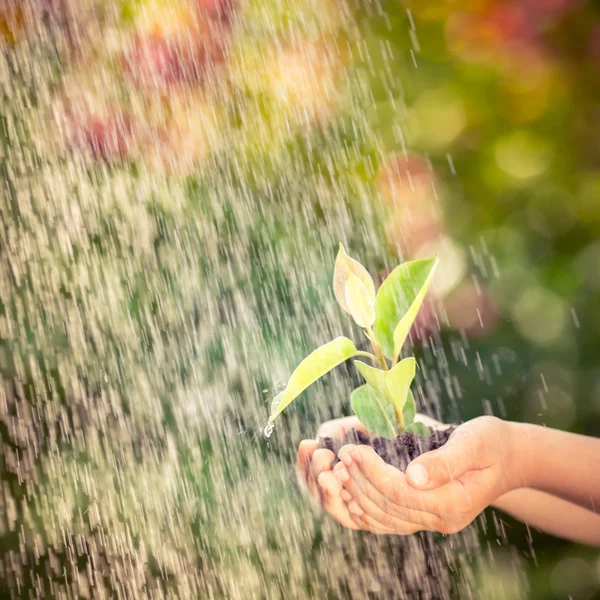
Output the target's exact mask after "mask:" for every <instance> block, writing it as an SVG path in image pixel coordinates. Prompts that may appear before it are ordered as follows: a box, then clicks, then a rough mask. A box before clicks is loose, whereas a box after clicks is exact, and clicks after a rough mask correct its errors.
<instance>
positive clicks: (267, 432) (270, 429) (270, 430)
mask: <svg viewBox="0 0 600 600" xmlns="http://www.w3.org/2000/svg"><path fill="white" fill-rule="evenodd" d="M274 429H275V425H273V423H268V424H267V426H266V427H265V429H264V431H263V433H264V434H265V437H266V438H270V437H271V434H272V433H273V430H274Z"/></svg>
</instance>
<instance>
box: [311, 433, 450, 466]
mask: <svg viewBox="0 0 600 600" xmlns="http://www.w3.org/2000/svg"><path fill="white" fill-rule="evenodd" d="M455 429H456V427H448V428H447V429H442V430H440V431H432V433H431V435H430V436H429V437H427V438H424V437H420V436H418V435H414V434H412V433H403V434H401V435H399V436H398V437H397V438H396V439H395V440H386V439H385V438H380V437H377V436H370V435H368V434H366V433H363V432H362V431H357V430H356V429H350V430H349V431H348V432H347V433H346V438H345V439H344V440H338V439H334V438H330V437H321V438H319V447H320V448H326V449H328V450H331V451H332V452H333V453H334V454H335V457H336V459H335V461H334V464H335V463H337V462H338V458H337V455H338V452H339V450H340V448H342V446H345V445H346V444H363V445H365V446H371V447H372V448H373V449H374V450H375V452H376V453H377V454H378V455H379V456H381V458H383V460H384V461H385V462H386V463H388V464H390V465H393V466H394V467H397V468H398V469H400V470H401V471H405V470H406V467H407V466H408V464H409V463H410V462H411V461H412V460H414V459H415V458H417V456H420V455H421V454H424V453H425V452H429V451H430V450H437V449H438V448H441V447H442V446H443V445H444V444H445V443H446V442H447V441H448V438H449V437H450V435H451V434H452V432H453V431H454V430H455Z"/></svg>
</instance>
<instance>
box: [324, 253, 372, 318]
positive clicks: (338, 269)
mask: <svg viewBox="0 0 600 600" xmlns="http://www.w3.org/2000/svg"><path fill="white" fill-rule="evenodd" d="M350 275H355V276H356V277H358V278H359V279H360V281H361V282H362V283H363V285H364V286H365V287H366V288H367V292H368V294H369V296H370V297H372V299H373V300H372V302H373V303H374V302H375V284H374V283H373V279H372V278H371V276H370V275H369V272H368V271H367V270H366V269H365V268H364V267H363V266H362V265H361V264H360V263H359V262H358V261H356V260H354V259H353V258H351V257H350V256H348V255H347V254H346V251H345V250H344V246H342V244H340V249H339V251H338V254H337V257H336V259H335V269H334V272H333V293H334V294H335V298H336V300H337V301H338V303H339V305H340V306H341V307H342V309H343V310H345V311H346V312H347V313H349V314H350V309H349V308H348V304H347V302H346V284H347V283H348V279H349V277H350Z"/></svg>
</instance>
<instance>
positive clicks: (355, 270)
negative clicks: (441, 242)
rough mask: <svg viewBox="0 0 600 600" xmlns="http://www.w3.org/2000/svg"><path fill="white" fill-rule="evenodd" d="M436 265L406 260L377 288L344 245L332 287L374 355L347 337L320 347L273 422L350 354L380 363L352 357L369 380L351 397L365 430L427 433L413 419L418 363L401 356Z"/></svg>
mask: <svg viewBox="0 0 600 600" xmlns="http://www.w3.org/2000/svg"><path fill="white" fill-rule="evenodd" d="M437 264H438V259H437V258H432V259H424V260H414V261H410V262H405V263H402V264H400V265H399V266H397V267H396V268H395V269H394V270H393V271H392V272H391V273H390V274H389V276H388V277H387V278H386V279H385V281H384V282H383V283H382V284H381V287H380V288H379V290H377V292H375V284H374V283H373V279H372V278H371V276H370V275H369V273H368V271H367V270H366V269H365V268H364V267H363V266H362V265H361V264H360V263H359V262H358V261H356V260H354V259H353V258H351V257H350V256H348V255H347V254H346V251H345V250H344V247H343V246H342V244H340V249H339V252H338V255H337V258H336V260H335V270H334V274H333V291H334V293H335V297H336V299H337V301H338V303H339V305H340V306H341V307H342V309H343V310H344V311H346V312H347V313H348V314H349V315H350V316H351V317H352V318H353V319H354V321H355V322H356V323H357V324H358V325H359V326H360V327H362V329H363V330H364V333H365V335H366V336H367V338H368V340H369V341H370V342H371V346H372V347H373V353H371V352H365V351H362V350H358V349H357V348H356V346H355V345H354V342H352V340H350V339H349V338H347V337H343V336H341V337H338V338H336V339H335V340H333V341H331V342H329V343H327V344H324V345H323V346H321V347H319V348H317V349H316V350H315V351H314V352H313V353H312V354H310V355H309V356H307V357H306V358H305V359H304V360H303V361H302V362H301V363H300V364H299V365H298V367H297V368H296V370H295V371H294V372H293V373H292V376H291V377H290V380H289V381H288V384H287V386H286V387H285V389H284V390H283V391H282V392H281V393H279V394H277V396H276V397H275V399H274V400H273V404H272V406H271V416H270V417H269V423H272V422H273V420H274V419H275V418H276V417H277V415H279V414H280V413H281V412H282V411H283V410H284V409H285V408H286V407H287V406H288V405H289V404H290V403H291V402H292V401H293V400H295V399H296V398H297V397H298V396H299V395H300V394H301V393H302V392H303V391H304V390H305V389H306V388H307V387H308V386H310V385H311V384H313V383H314V382H315V381H317V380H318V379H320V378H321V377H322V376H323V375H325V374H326V373H328V372H329V371H331V370H332V369H333V368H334V367H337V366H338V365H340V364H341V363H343V362H344V361H346V360H348V359H350V358H353V357H361V358H367V359H369V360H370V361H371V362H372V363H373V364H375V365H377V366H371V365H369V364H367V363H365V362H363V361H362V360H355V361H354V364H355V365H356V368H357V369H358V371H359V372H360V374H361V375H362V377H363V378H364V380H365V381H366V383H365V384H364V385H361V386H360V387H358V388H356V389H355V390H354V391H353V392H352V395H351V397H350V401H351V405H352V410H353V411H354V413H355V414H356V416H357V417H358V418H359V420H360V421H361V423H362V424H363V425H364V426H365V427H366V428H367V430H368V431H370V432H371V433H373V434H375V435H378V436H380V437H383V438H387V439H391V440H393V439H395V438H396V436H398V434H401V433H404V432H405V431H407V432H409V433H413V434H416V435H421V436H427V435H429V429H428V428H427V427H426V426H425V425H423V424H422V423H416V422H414V418H415V414H416V407H415V398H414V396H413V393H412V392H411V389H410V386H411V383H412V381H413V379H414V377H415V371H416V361H415V359H414V357H412V356H411V357H409V358H404V359H403V360H399V359H400V352H401V350H402V347H403V345H404V342H405V341H406V338H407V337H408V333H409V331H410V328H411V326H412V324H413V322H414V320H415V318H416V317H417V313H418V312H419V309H420V308H421V305H422V303H423V299H424V298H425V294H426V293H427V288H428V287H429V284H430V282H431V279H432V277H433V274H434V271H435V269H436V267H437ZM388 361H389V362H388Z"/></svg>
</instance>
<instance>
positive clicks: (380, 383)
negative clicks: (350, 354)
mask: <svg viewBox="0 0 600 600" xmlns="http://www.w3.org/2000/svg"><path fill="white" fill-rule="evenodd" d="M354 364H355V365H356V368H357V369H358V371H359V373H360V374H361V375H362V376H363V377H364V378H365V381H366V382H367V383H368V384H369V385H370V386H371V387H373V388H375V389H376V390H377V391H378V392H379V393H380V394H383V395H384V396H385V397H386V398H388V399H389V401H390V402H391V401H392V398H391V396H390V393H389V390H388V388H387V382H386V379H385V373H386V371H382V370H381V369H376V368H375V367H372V366H371V365H368V364H366V363H364V362H363V361H362V360H355V361H354Z"/></svg>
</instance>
